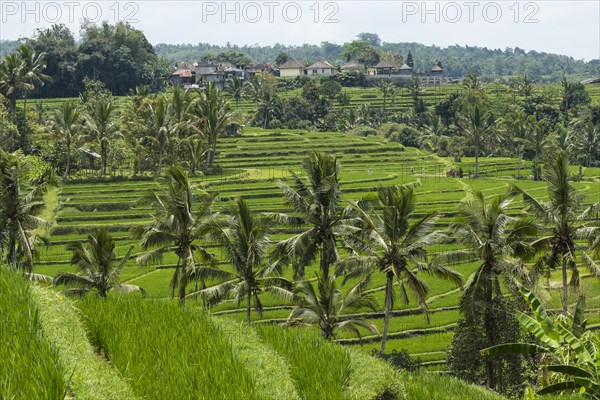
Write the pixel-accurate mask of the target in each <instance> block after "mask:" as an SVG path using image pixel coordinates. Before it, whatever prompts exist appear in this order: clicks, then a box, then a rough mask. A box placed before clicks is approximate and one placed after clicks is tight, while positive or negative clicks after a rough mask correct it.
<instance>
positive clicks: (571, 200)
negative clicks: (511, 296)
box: [515, 151, 600, 313]
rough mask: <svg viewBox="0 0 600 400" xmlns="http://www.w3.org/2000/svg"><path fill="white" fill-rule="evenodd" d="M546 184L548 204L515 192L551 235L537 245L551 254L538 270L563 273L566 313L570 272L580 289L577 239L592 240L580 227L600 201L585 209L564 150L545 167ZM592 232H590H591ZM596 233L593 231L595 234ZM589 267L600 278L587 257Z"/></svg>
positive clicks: (573, 282)
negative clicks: (546, 225) (547, 249)
mask: <svg viewBox="0 0 600 400" xmlns="http://www.w3.org/2000/svg"><path fill="white" fill-rule="evenodd" d="M545 175H546V181H547V182H548V197H549V200H548V201H547V202H542V201H539V200H536V199H535V198H534V197H533V196H531V195H530V194H528V193H527V192H525V191H523V190H521V189H519V188H517V187H515V192H516V193H522V194H523V199H524V201H525V203H526V205H527V211H530V212H534V213H536V214H537V215H538V216H539V217H540V218H541V219H542V220H543V221H544V222H545V223H546V224H548V225H549V227H550V229H551V231H550V234H549V235H546V236H544V237H542V238H540V239H539V240H538V241H537V245H538V247H539V248H541V249H545V248H549V249H550V253H549V254H547V255H545V256H543V257H542V258H541V260H540V261H541V262H540V263H537V264H536V266H537V267H542V266H545V267H547V268H548V269H555V268H557V267H559V266H560V268H561V272H562V309H563V312H564V313H566V312H567V311H568V304H569V296H568V295H569V284H568V282H567V279H568V272H569V269H570V270H571V281H570V284H571V286H573V287H577V286H579V270H578V268H577V263H576V250H577V247H576V240H577V239H578V238H579V237H582V238H590V237H589V235H588V234H587V233H586V232H587V231H588V229H587V228H586V227H583V226H582V225H581V222H582V221H585V220H586V218H588V216H589V215H590V214H592V215H593V213H594V212H597V211H598V210H600V202H596V203H594V204H592V205H591V206H590V207H589V208H587V209H585V210H582V208H583V207H582V206H583V199H584V196H583V194H581V193H580V192H578V191H577V190H576V189H575V188H574V187H573V186H571V184H570V183H569V159H568V157H567V155H566V153H564V152H563V151H559V152H558V153H557V154H556V157H555V158H554V159H553V160H552V162H550V163H549V164H547V165H546V166H545ZM588 233H589V232H588ZM592 233H593V232H592ZM584 258H585V259H586V261H587V262H586V263H585V264H586V266H587V267H588V269H590V271H591V272H592V273H593V274H594V275H596V276H600V269H598V267H597V266H596V265H595V264H594V263H593V262H589V261H591V258H589V257H587V256H586V255H584Z"/></svg>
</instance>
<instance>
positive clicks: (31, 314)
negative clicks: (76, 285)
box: [0, 266, 67, 399]
mask: <svg viewBox="0 0 600 400" xmlns="http://www.w3.org/2000/svg"><path fill="white" fill-rule="evenodd" d="M0 293H1V294H2V295H1V296H0V319H1V321H0V343H2V345H0V360H2V361H1V362H0V398H1V399H62V398H64V397H65V395H66V394H67V379H66V371H67V370H66V369H65V368H64V366H63V364H62V362H61V360H60V357H59V352H58V350H57V349H56V347H55V346H53V345H52V344H51V343H50V342H49V341H48V340H47V339H46V337H45V336H44V335H43V333H42V323H41V321H40V314H39V309H38V307H37V306H36V304H35V303H34V301H33V299H32V298H31V288H30V284H29V282H27V281H26V280H25V279H24V278H23V277H22V276H21V275H20V274H18V273H16V272H13V271H10V270H8V268H7V267H4V266H0Z"/></svg>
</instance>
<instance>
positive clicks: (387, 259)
mask: <svg viewBox="0 0 600 400" xmlns="http://www.w3.org/2000/svg"><path fill="white" fill-rule="evenodd" d="M414 187H415V185H410V184H409V185H404V186H389V187H381V188H379V190H378V191H377V198H376V199H369V198H367V199H364V200H363V201H359V202H354V201H352V202H350V206H349V209H350V210H351V211H352V212H354V213H355V214H356V216H357V217H358V223H357V224H356V225H357V227H358V228H359V230H358V232H357V234H355V235H353V236H352V238H351V239H350V241H351V242H352V245H353V246H352V247H354V248H355V249H356V250H357V251H358V252H360V253H362V254H365V255H353V256H351V257H349V258H347V259H346V260H344V261H342V262H341V263H340V266H341V267H342V268H345V269H346V272H347V273H348V275H347V277H353V276H356V275H361V274H364V273H367V274H371V273H373V272H375V271H379V272H381V273H383V274H384V275H385V277H386V284H385V316H384V325H383V336H382V339H381V354H382V355H383V354H385V346H386V342H387V335H388V327H389V322H390V313H391V311H392V309H393V307H394V297H395V293H394V287H393V285H394V281H396V282H397V283H398V289H399V293H400V298H401V299H402V301H403V303H404V304H405V305H406V304H408V302H409V298H408V292H409V291H410V292H411V293H412V294H413V295H414V296H415V298H416V299H417V302H418V303H419V305H420V306H421V308H422V309H423V312H425V313H426V312H427V303H426V298H427V294H428V292H429V288H428V285H427V282H425V281H424V280H423V279H422V278H421V277H419V276H418V273H419V272H426V273H429V274H432V275H435V276H438V277H441V278H443V279H447V280H449V281H451V282H453V283H455V284H456V285H462V276H461V275H460V274H459V273H458V272H455V271H453V270H451V269H449V268H446V267H442V266H440V265H436V266H432V265H430V264H429V263H428V262H427V250H426V248H427V247H428V246H431V245H433V244H436V243H439V242H440V241H441V239H442V238H443V234H442V233H441V232H439V231H436V230H434V228H435V222H436V220H437V219H438V217H437V215H436V213H429V214H426V215H425V216H423V217H421V218H418V219H414V220H413V222H412V223H411V219H413V217H414V216H413V214H414V212H415V208H416V206H417V197H416V195H415V193H414ZM372 211H375V212H372Z"/></svg>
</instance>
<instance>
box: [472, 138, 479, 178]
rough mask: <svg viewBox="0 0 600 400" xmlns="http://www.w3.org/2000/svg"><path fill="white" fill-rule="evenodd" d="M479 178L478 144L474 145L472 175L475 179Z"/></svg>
mask: <svg viewBox="0 0 600 400" xmlns="http://www.w3.org/2000/svg"><path fill="white" fill-rule="evenodd" d="M478 176H479V143H477V144H475V172H474V173H473V178H477V177H478Z"/></svg>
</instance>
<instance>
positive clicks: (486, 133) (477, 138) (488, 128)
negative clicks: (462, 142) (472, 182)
mask: <svg viewBox="0 0 600 400" xmlns="http://www.w3.org/2000/svg"><path fill="white" fill-rule="evenodd" d="M461 127H462V132H463V136H465V137H466V138H467V139H468V140H469V141H470V142H471V144H473V146H474V147H475V171H474V173H473V177H474V178H477V177H478V176H479V152H480V149H481V147H482V146H483V144H484V143H485V142H486V141H487V142H492V141H495V140H497V139H498V138H499V136H498V134H497V132H495V128H496V121H495V120H494V117H493V116H492V114H490V113H487V112H483V111H482V110H481V109H480V108H479V105H476V106H474V107H473V108H471V109H469V110H468V111H467V112H466V114H465V115H463V116H462V117H461Z"/></svg>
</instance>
